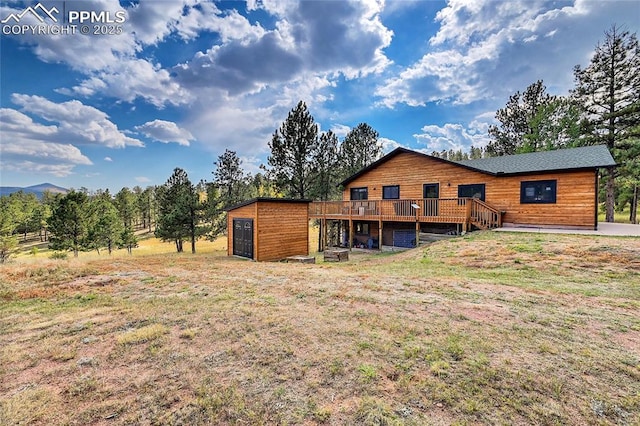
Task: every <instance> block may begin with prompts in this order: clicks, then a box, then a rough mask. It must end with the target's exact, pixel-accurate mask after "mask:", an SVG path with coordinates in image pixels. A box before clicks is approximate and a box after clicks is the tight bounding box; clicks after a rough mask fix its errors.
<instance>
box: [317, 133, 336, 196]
mask: <svg viewBox="0 0 640 426" xmlns="http://www.w3.org/2000/svg"><path fill="white" fill-rule="evenodd" d="M313 163H314V165H315V166H314V174H315V179H314V184H313V187H312V188H311V191H310V193H311V197H312V198H313V199H314V200H322V201H327V200H331V199H333V198H336V197H337V196H338V195H339V191H338V188H337V184H338V183H339V181H338V177H339V174H338V137H337V136H336V135H335V134H334V133H333V132H332V131H331V130H329V131H328V132H326V133H323V134H321V135H320V140H319V143H318V147H317V148H316V152H315V154H314V157H313Z"/></svg>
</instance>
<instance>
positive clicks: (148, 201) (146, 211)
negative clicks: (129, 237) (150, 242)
mask: <svg viewBox="0 0 640 426" xmlns="http://www.w3.org/2000/svg"><path fill="white" fill-rule="evenodd" d="M134 192H135V188H134ZM153 195H154V193H153V187H150V186H148V187H147V188H146V189H144V190H143V191H140V193H139V194H138V195H137V197H136V209H137V210H138V216H139V217H140V219H141V220H142V227H143V228H148V229H149V232H151V222H152V220H153V219H152V217H153V212H152V209H153Z"/></svg>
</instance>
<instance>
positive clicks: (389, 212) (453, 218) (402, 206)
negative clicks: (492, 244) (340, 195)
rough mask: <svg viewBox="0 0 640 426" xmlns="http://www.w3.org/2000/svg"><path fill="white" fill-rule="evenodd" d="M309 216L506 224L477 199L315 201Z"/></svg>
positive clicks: (492, 210) (491, 208)
mask: <svg viewBox="0 0 640 426" xmlns="http://www.w3.org/2000/svg"><path fill="white" fill-rule="evenodd" d="M309 216H310V217H311V218H320V219H352V220H382V221H402V222H410V221H418V222H436V223H460V224H465V225H467V224H471V223H473V224H474V225H476V226H478V227H480V228H495V227H499V226H501V225H502V223H501V214H500V212H499V211H498V210H496V209H494V208H493V207H491V206H489V205H488V204H486V203H484V202H482V201H480V200H478V199H475V198H422V199H401V200H359V201H314V202H313V203H311V204H310V206H309Z"/></svg>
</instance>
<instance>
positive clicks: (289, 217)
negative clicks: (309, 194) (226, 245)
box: [254, 201, 309, 261]
mask: <svg viewBox="0 0 640 426" xmlns="http://www.w3.org/2000/svg"><path fill="white" fill-rule="evenodd" d="M256 229H257V234H258V236H257V238H256V239H255V241H256V243H255V247H256V253H257V257H256V260H259V261H272V260H281V259H284V258H286V257H288V256H296V255H305V256H307V255H309V205H308V204H307V203H284V202H263V201H260V202H258V223H257V226H256ZM254 232H255V231H254Z"/></svg>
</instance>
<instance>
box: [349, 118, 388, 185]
mask: <svg viewBox="0 0 640 426" xmlns="http://www.w3.org/2000/svg"><path fill="white" fill-rule="evenodd" d="M378 136H379V134H378V132H377V131H375V130H374V129H373V128H372V127H371V126H369V125H368V124H367V123H360V124H358V125H357V126H356V127H355V128H354V129H351V130H350V131H349V133H347V136H345V138H344V141H342V145H340V156H339V162H340V172H341V176H340V180H344V179H346V178H348V177H349V176H351V175H353V174H355V173H357V172H359V171H360V170H361V169H363V168H365V167H367V166H368V165H369V164H371V163H373V162H374V161H376V160H377V159H378V158H380V155H381V154H382V147H381V146H380V144H379V143H378Z"/></svg>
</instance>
